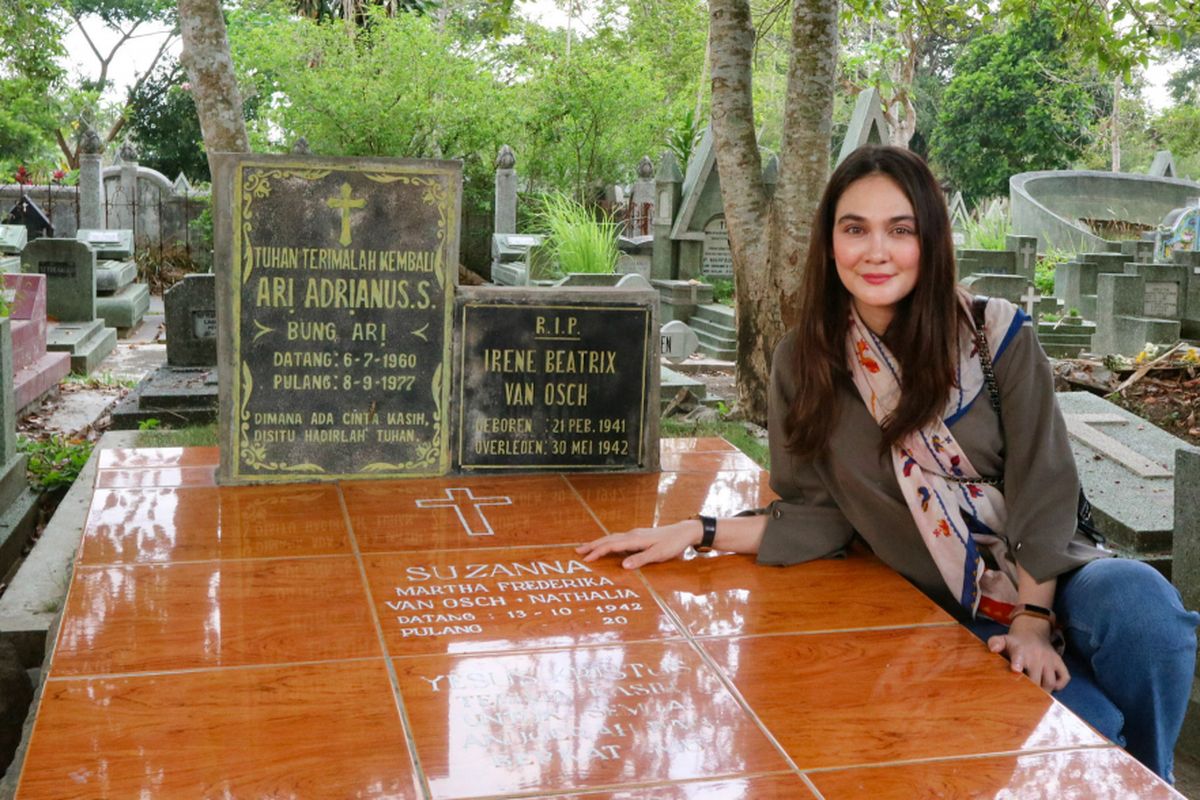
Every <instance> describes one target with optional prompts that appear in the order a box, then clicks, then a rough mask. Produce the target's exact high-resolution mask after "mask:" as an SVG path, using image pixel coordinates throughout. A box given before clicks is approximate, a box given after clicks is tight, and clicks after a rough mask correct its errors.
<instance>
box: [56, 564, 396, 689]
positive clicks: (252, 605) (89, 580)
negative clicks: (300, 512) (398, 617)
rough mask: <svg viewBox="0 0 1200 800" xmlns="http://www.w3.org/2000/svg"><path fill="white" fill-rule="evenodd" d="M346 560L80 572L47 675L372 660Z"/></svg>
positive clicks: (365, 616) (362, 598)
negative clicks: (335, 660) (336, 660)
mask: <svg viewBox="0 0 1200 800" xmlns="http://www.w3.org/2000/svg"><path fill="white" fill-rule="evenodd" d="M380 654H381V653H380V645H379V638H378V635H377V633H376V631H375V627H374V625H373V623H372V620H371V615H370V608H369V607H368V606H367V603H366V590H365V588H364V587H363V584H362V578H361V575H360V573H359V570H358V566H357V564H356V563H355V561H354V559H353V558H352V557H350V556H344V557H342V556H333V557H329V558H308V559H271V560H258V561H223V562H207V563H193V564H166V565H147V566H136V567H102V568H96V569H85V570H80V571H79V574H78V575H77V576H76V578H75V581H74V584H73V585H72V587H71V593H70V595H69V596H68V598H67V609H66V615H65V616H64V618H63V623H62V628H61V630H60V632H59V638H58V646H57V650H56V652H55V654H54V663H53V667H52V672H51V674H53V675H56V676H60V677H61V676H66V675H94V674H104V673H120V672H142V671H151V670H172V669H192V668H201V667H216V666H241V665H246V664H280V663H288V662H297V661H321V660H327V659H336V658H359V657H366V656H377V655H380Z"/></svg>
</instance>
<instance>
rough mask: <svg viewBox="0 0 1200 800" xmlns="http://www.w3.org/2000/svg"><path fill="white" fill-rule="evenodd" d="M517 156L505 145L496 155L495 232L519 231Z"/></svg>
mask: <svg viewBox="0 0 1200 800" xmlns="http://www.w3.org/2000/svg"><path fill="white" fill-rule="evenodd" d="M516 165H517V157H516V156H515V155H514V154H513V151H512V148H511V147H509V146H508V145H503V146H502V147H501V148H500V152H499V154H497V156H496V211H495V220H494V221H495V228H494V232H495V233H516V232H517V170H516Z"/></svg>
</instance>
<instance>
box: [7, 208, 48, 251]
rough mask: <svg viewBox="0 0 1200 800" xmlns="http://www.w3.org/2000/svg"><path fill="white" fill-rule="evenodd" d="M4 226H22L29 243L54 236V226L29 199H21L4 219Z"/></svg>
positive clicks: (44, 213)
mask: <svg viewBox="0 0 1200 800" xmlns="http://www.w3.org/2000/svg"><path fill="white" fill-rule="evenodd" d="M4 224H5V225H24V226H25V230H26V231H27V232H28V237H29V241H31V242H32V241H33V240H34V239H41V238H42V237H52V236H54V225H53V224H52V223H51V222H50V218H49V217H48V216H46V212H44V211H42V209H41V207H40V206H39V205H38V204H37V203H35V202H33V198H31V197H22V198H21V199H20V200H18V201H17V204H16V205H15V206H13V207H12V209H11V210H10V211H9V212H8V216H7V217H5V218H4Z"/></svg>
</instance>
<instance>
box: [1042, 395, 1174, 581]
mask: <svg viewBox="0 0 1200 800" xmlns="http://www.w3.org/2000/svg"><path fill="white" fill-rule="evenodd" d="M1055 396H1056V397H1057V398H1058V404H1059V407H1060V408H1061V409H1062V412H1063V417H1064V419H1065V420H1066V423H1067V431H1068V433H1069V435H1070V438H1071V451H1072V452H1073V453H1074V455H1075V464H1076V466H1077V467H1078V469H1079V479H1080V481H1081V482H1082V484H1083V488H1084V490H1085V491H1086V492H1087V497H1088V500H1089V501H1091V504H1092V509H1093V513H1094V516H1095V519H1096V527H1097V528H1099V529H1100V530H1101V532H1103V533H1104V535H1105V536H1107V537H1108V540H1109V545H1110V546H1111V547H1113V548H1114V549H1116V550H1118V551H1120V552H1122V553H1123V554H1125V555H1128V556H1130V557H1133V558H1137V559H1139V560H1142V561H1146V562H1149V563H1150V564H1153V565H1154V566H1155V567H1157V568H1158V569H1159V570H1160V571H1162V572H1163V573H1165V574H1166V575H1167V576H1168V577H1170V575H1171V550H1172V543H1173V541H1174V539H1175V538H1176V537H1184V536H1186V535H1187V531H1186V528H1185V527H1182V526H1185V525H1186V523H1187V520H1186V519H1176V516H1175V496H1176V493H1177V492H1182V493H1183V495H1182V496H1185V497H1192V496H1194V493H1195V488H1194V486H1189V485H1188V484H1187V478H1188V476H1187V475H1183V474H1181V475H1179V476H1176V474H1175V454H1176V451H1178V450H1180V449H1181V448H1185V447H1187V443H1186V442H1184V441H1182V440H1181V439H1177V438H1176V437H1174V436H1172V435H1171V434H1169V433H1167V432H1166V431H1164V430H1162V429H1160V428H1158V427H1155V426H1154V425H1153V424H1151V423H1150V422H1147V421H1146V420H1144V419H1142V418H1140V417H1137V416H1134V415H1133V414H1131V413H1129V412H1128V411H1126V410H1124V409H1123V408H1120V407H1118V406H1116V405H1114V404H1112V403H1110V402H1108V401H1107V400H1105V399H1103V398H1101V397H1097V396H1096V395H1093V394H1089V393H1087V392H1061V393H1059V394H1057V395H1055Z"/></svg>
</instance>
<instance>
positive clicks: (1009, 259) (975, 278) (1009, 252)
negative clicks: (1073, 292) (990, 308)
mask: <svg viewBox="0 0 1200 800" xmlns="http://www.w3.org/2000/svg"><path fill="white" fill-rule="evenodd" d="M1005 245H1006V247H1005V249H1004V250H977V249H967V248H960V249H958V250H957V251H956V253H955V260H956V261H957V263H958V274H959V278H960V283H962V285H963V286H966V287H967V288H969V289H970V290H971V291H972V292H974V293H975V294H980V295H986V296H988V297H1002V298H1004V299H1005V300H1008V301H1009V302H1011V303H1015V304H1016V305H1022V302H1021V298H1022V295H1024V294H1025V292H1026V291H1027V290H1028V288H1029V287H1030V286H1032V285H1033V277H1034V270H1035V268H1036V266H1037V237H1036V236H1011V235H1010V236H1006V237H1005ZM1052 310H1054V302H1053V301H1052V300H1050V301H1047V303H1046V304H1045V305H1044V306H1042V305H1039V307H1038V308H1037V309H1036V310H1035V314H1034V315H1035V316H1036V313H1042V312H1046V311H1052Z"/></svg>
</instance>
